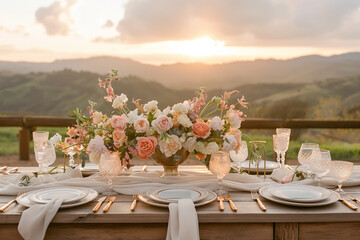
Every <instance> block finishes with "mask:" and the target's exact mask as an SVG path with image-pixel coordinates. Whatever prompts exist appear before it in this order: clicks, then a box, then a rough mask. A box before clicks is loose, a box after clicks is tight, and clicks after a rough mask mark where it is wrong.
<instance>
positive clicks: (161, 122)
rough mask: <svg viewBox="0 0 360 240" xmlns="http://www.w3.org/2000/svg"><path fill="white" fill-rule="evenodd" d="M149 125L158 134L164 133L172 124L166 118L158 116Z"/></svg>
mask: <svg viewBox="0 0 360 240" xmlns="http://www.w3.org/2000/svg"><path fill="white" fill-rule="evenodd" d="M151 125H152V126H153V127H154V128H155V130H156V131H157V132H158V133H164V132H166V131H167V130H169V129H170V128H171V127H172V126H173V123H172V121H171V119H170V118H169V117H168V116H165V115H160V116H159V117H158V118H156V119H155V120H154V121H153V122H152V123H151Z"/></svg>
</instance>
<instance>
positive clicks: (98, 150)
mask: <svg viewBox="0 0 360 240" xmlns="http://www.w3.org/2000/svg"><path fill="white" fill-rule="evenodd" d="M88 149H89V152H90V153H91V154H94V155H97V156H100V155H101V154H102V153H104V152H106V151H107V149H106V147H105V145H104V139H102V137H100V136H99V135H96V136H95V138H94V139H91V140H90V142H89V146H88Z"/></svg>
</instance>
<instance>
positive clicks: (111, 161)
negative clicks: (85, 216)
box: [99, 152, 122, 196]
mask: <svg viewBox="0 0 360 240" xmlns="http://www.w3.org/2000/svg"><path fill="white" fill-rule="evenodd" d="M121 169H122V165H121V161H120V157H119V153H118V152H112V153H110V152H106V153H103V154H101V157H100V163H99V172H100V174H101V175H102V176H105V177H107V178H108V191H105V192H103V193H102V194H103V195H106V196H109V195H117V192H115V191H113V189H112V187H113V186H112V179H113V177H116V176H117V175H119V174H120V172H121Z"/></svg>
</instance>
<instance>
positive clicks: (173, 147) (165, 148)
mask: <svg viewBox="0 0 360 240" xmlns="http://www.w3.org/2000/svg"><path fill="white" fill-rule="evenodd" d="M159 146H160V151H161V152H162V153H164V154H165V156H166V157H171V156H172V155H174V154H175V153H176V152H177V151H179V150H180V149H181V148H182V145H181V142H180V138H179V137H178V136H176V135H170V136H168V137H167V138H166V139H164V140H161V141H160V142H159Z"/></svg>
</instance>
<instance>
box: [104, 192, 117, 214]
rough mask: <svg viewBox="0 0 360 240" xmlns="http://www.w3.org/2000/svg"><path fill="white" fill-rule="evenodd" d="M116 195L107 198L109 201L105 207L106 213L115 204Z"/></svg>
mask: <svg viewBox="0 0 360 240" xmlns="http://www.w3.org/2000/svg"><path fill="white" fill-rule="evenodd" d="M115 199H116V197H115V196H113V197H108V198H107V199H106V201H108V204H106V206H105V207H104V208H103V212H104V213H106V212H107V211H109V209H110V207H111V205H112V204H113V202H115Z"/></svg>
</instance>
